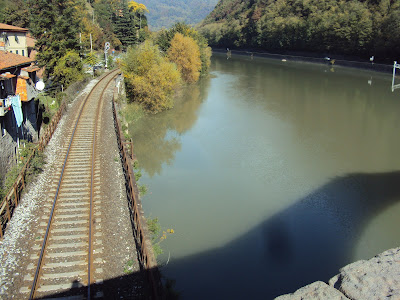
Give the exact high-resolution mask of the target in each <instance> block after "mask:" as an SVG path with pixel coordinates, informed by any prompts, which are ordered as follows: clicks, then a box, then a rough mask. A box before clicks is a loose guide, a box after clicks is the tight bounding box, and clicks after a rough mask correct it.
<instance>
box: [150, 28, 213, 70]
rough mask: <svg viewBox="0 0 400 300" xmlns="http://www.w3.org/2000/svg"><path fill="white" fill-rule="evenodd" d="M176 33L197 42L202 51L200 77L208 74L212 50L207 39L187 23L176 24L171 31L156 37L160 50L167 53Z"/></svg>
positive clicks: (162, 32)
mask: <svg viewBox="0 0 400 300" xmlns="http://www.w3.org/2000/svg"><path fill="white" fill-rule="evenodd" d="M176 33H180V34H182V35H184V36H187V37H191V38H192V39H193V40H195V41H196V43H197V45H198V46H199V50H200V59H201V70H200V75H205V74H207V72H208V68H209V67H210V63H211V60H210V58H211V48H210V47H208V43H207V39H206V38H205V37H204V36H203V35H202V34H200V33H199V32H198V31H196V30H194V29H193V28H192V27H190V26H189V25H187V24H185V23H182V22H180V23H176V24H175V25H174V26H173V27H172V28H171V29H169V30H161V31H160V32H159V33H158V36H156V38H155V40H156V43H157V45H158V46H159V47H160V49H161V50H162V51H164V52H167V51H168V49H169V47H170V46H171V41H172V39H173V38H174V37H175V34H176Z"/></svg>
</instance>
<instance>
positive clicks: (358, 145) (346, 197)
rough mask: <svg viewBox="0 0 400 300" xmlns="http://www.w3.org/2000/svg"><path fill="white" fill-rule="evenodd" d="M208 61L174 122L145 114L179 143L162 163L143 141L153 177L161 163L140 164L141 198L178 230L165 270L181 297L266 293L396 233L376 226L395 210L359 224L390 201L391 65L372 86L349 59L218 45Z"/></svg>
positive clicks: (325, 270)
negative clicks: (268, 56) (145, 188)
mask: <svg viewBox="0 0 400 300" xmlns="http://www.w3.org/2000/svg"><path fill="white" fill-rule="evenodd" d="M211 68H212V70H213V74H214V75H215V77H214V78H212V79H211V84H210V88H208V87H207V88H206V90H207V93H208V96H207V99H206V101H203V100H201V101H203V102H202V103H201V102H200V104H198V106H199V107H200V108H198V107H197V106H196V103H194V104H193V105H195V106H196V107H195V108H192V107H191V105H192V104H190V107H191V108H187V110H188V111H195V113H194V115H195V117H193V118H192V117H190V116H189V120H186V121H184V125H183V126H178V125H177V123H176V122H179V121H180V120H181V119H185V117H186V116H185V115H184V114H185V113H186V112H185V111H184V110H181V111H180V110H179V108H178V109H177V110H174V111H175V112H176V114H175V113H174V116H168V113H173V112H174V111H170V112H168V113H167V114H166V116H161V117H162V118H161V119H159V118H158V116H157V119H156V120H153V121H152V123H149V124H151V125H146V123H144V124H145V125H144V127H142V128H143V130H146V128H145V127H146V126H148V127H149V128H152V127H156V126H158V125H157V123H158V124H159V125H160V126H159V127H162V128H154V130H155V131H156V132H158V133H159V134H158V135H157V136H158V142H159V143H160V144H161V145H162V143H161V142H160V140H161V141H163V142H165V141H174V140H176V142H177V145H179V147H181V151H179V153H177V152H176V151H177V150H174V151H171V152H172V156H170V159H169V162H173V164H171V165H165V164H164V165H162V164H163V162H168V159H165V158H164V159H160V158H159V157H158V156H159V153H158V149H156V151H155V153H156V154H154V155H153V154H152V151H154V147H153V146H152V145H151V144H147V146H146V147H144V148H143V153H142V154H141V155H143V156H144V155H149V160H154V161H156V162H157V163H156V165H157V167H158V168H154V169H153V171H152V172H153V173H150V172H149V174H150V175H151V176H153V175H154V174H160V173H161V170H162V174H161V175H160V176H153V177H152V178H148V177H146V175H145V176H143V178H142V180H143V182H145V183H146V184H149V185H150V187H151V190H152V195H151V201H144V203H143V205H144V208H145V211H146V212H147V213H148V214H153V215H156V216H158V217H159V218H160V222H161V223H162V224H165V226H167V227H172V228H174V229H175V232H176V234H175V235H174V237H173V238H171V239H167V240H166V241H165V243H164V244H163V247H165V249H168V251H166V253H167V256H168V257H169V251H170V253H171V259H170V263H169V265H168V266H166V267H165V268H164V272H165V273H166V274H167V275H168V276H169V277H172V278H175V279H177V286H178V289H181V290H183V292H184V293H183V294H184V298H186V299H243V298H244V299H270V298H271V297H273V296H276V295H278V294H281V293H287V292H292V291H294V290H295V289H296V288H298V287H299V286H300V285H303V284H307V283H310V282H311V281H314V280H327V279H329V277H330V276H332V275H334V274H335V273H336V272H337V271H338V269H339V268H340V267H342V266H343V265H344V264H346V263H349V262H351V261H355V260H358V259H365V258H370V257H371V256H373V255H374V254H376V253H379V252H381V251H384V250H385V249H388V248H390V247H394V246H396V245H397V243H398V233H397V232H396V231H395V230H392V231H388V230H385V228H397V227H398V218H393V219H390V220H389V219H385V222H384V223H385V226H386V227H384V226H382V225H381V224H378V226H375V227H374V228H373V229H374V230H372V231H371V230H370V231H369V233H365V228H366V227H367V226H368V227H370V224H371V223H373V219H374V218H375V217H376V216H377V215H378V214H379V216H381V215H382V211H386V210H388V209H390V210H391V211H394V213H393V214H394V215H398V214H399V213H400V205H397V206H392V205H393V204H395V203H397V202H398V200H399V194H400V193H399V187H398V186H397V182H398V181H399V179H400V178H399V177H400V176H399V172H398V170H400V156H399V155H398V153H399V152H400V142H399V139H398V137H397V135H398V131H399V129H400V128H399V127H400V117H399V115H398V111H400V107H399V106H400V101H398V100H399V99H398V98H400V97H398V98H396V94H395V93H394V94H392V93H390V77H389V78H388V77H385V76H381V75H378V74H375V75H374V82H373V84H372V85H371V86H369V85H367V80H368V79H369V78H370V76H371V75H370V74H359V72H358V71H354V70H352V71H348V70H346V69H343V68H337V67H335V72H334V73H333V72H331V71H330V67H329V66H322V67H321V66H314V65H311V66H310V65H303V64H296V63H290V64H289V62H286V63H283V62H280V61H278V62H277V61H269V60H268V61H267V60H259V59H258V58H254V59H253V60H251V59H250V58H248V59H246V58H239V59H238V58H237V57H235V56H232V59H229V60H226V57H225V56H221V57H218V56H214V57H213V61H212V67H211ZM200 93H201V90H200ZM196 97H197V96H196ZM200 98H202V96H200ZM202 99H203V98H202ZM188 105H189V103H188ZM197 114H198V115H199V117H197ZM175 116H176V117H175ZM192 116H193V114H192ZM166 120H167V121H166ZM190 120H192V121H190ZM193 120H194V121H193ZM174 122H175V123H174ZM185 124H187V125H185ZM186 128H191V129H190V130H188V129H186ZM185 130H186V131H185ZM150 131H151V130H150ZM178 132H180V133H178ZM149 134H151V133H149ZM146 135H147V133H145V134H143V136H142V141H143V143H148V141H146V138H147V136H146ZM136 144H138V142H137V141H136ZM138 146H139V145H138ZM162 150H163V149H161V150H160V151H162ZM150 155H151V156H152V157H150ZM174 155H175V158H174ZM147 163H148V162H147ZM148 170H150V171H151V169H148ZM154 170H156V171H154ZM393 171H396V172H393ZM396 207H397V208H396ZM371 232H372V233H378V235H385V237H387V238H385V240H384V241H383V242H381V240H380V239H379V238H377V236H376V235H377V234H371ZM365 240H368V241H369V244H368V245H366V244H365V243H363V242H362V241H365ZM360 241H361V242H360ZM359 249H361V250H360V251H359ZM356 252H359V253H356Z"/></svg>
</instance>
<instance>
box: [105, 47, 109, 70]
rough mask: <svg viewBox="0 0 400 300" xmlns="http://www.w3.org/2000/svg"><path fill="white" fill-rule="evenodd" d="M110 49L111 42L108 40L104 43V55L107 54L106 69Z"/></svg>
mask: <svg viewBox="0 0 400 300" xmlns="http://www.w3.org/2000/svg"><path fill="white" fill-rule="evenodd" d="M108 50H110V42H106V43H105V45H104V56H105V60H106V65H105V67H106V69H107V67H108V65H107V52H108Z"/></svg>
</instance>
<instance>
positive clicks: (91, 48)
mask: <svg viewBox="0 0 400 300" xmlns="http://www.w3.org/2000/svg"><path fill="white" fill-rule="evenodd" d="M92 52H93V45H92V34H90V53H92Z"/></svg>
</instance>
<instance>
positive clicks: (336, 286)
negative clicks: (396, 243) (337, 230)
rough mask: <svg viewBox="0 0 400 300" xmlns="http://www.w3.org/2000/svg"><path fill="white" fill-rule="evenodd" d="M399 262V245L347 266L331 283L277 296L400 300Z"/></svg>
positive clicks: (288, 298)
mask: <svg viewBox="0 0 400 300" xmlns="http://www.w3.org/2000/svg"><path fill="white" fill-rule="evenodd" d="M399 261H400V248H393V249H389V250H387V251H385V252H383V253H381V254H378V255H377V256H375V257H373V258H371V259H370V260H360V261H357V262H354V263H352V264H349V265H347V266H345V267H344V268H342V269H340V273H339V274H337V275H335V276H334V277H332V278H331V279H330V280H329V282H328V284H326V283H325V282H322V281H317V282H314V283H312V284H309V285H307V286H305V287H303V288H301V289H298V290H297V291H296V292H294V293H293V294H287V295H283V296H280V297H277V298H275V299H276V300H295V299H352V300H363V299H399V298H400V279H399V273H400V265H399Z"/></svg>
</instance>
